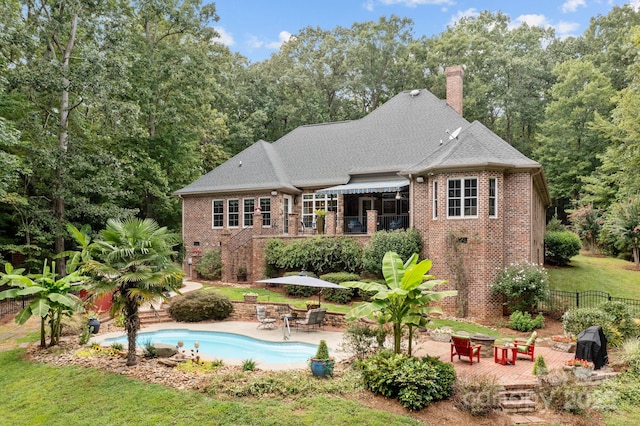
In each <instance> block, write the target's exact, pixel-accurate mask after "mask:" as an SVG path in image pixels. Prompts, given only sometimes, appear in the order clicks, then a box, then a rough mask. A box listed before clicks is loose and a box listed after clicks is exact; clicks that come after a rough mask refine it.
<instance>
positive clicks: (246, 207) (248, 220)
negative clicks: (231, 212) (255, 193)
mask: <svg viewBox="0 0 640 426" xmlns="http://www.w3.org/2000/svg"><path fill="white" fill-rule="evenodd" d="M255 204H256V200H254V199H253V198H245V199H244V200H242V226H244V227H245V228H246V227H249V226H253V211H254V210H255Z"/></svg>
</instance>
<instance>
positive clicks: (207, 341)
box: [104, 330, 317, 364]
mask: <svg viewBox="0 0 640 426" xmlns="http://www.w3.org/2000/svg"><path fill="white" fill-rule="evenodd" d="M149 340H150V341H151V342H152V343H153V344H159V343H162V344H166V345H172V346H176V345H177V344H178V341H182V342H183V343H184V346H183V349H186V352H187V353H189V352H190V351H191V349H193V348H194V346H193V344H194V343H195V342H198V343H199V344H200V348H199V350H200V353H202V354H207V355H211V356H213V357H219V358H234V359H239V360H245V359H252V360H254V361H262V362H265V363H267V364H284V363H290V362H305V361H307V360H308V359H309V358H311V357H312V356H314V355H315V353H316V349H317V346H316V345H310V344H308V343H296V342H266V341H264V340H258V339H252V338H251V337H246V336H242V335H239V334H233V333H220V332H214V331H192V330H160V331H154V332H148V333H138V338H137V340H136V344H137V345H138V346H144V345H145V344H146V343H147V342H148V341H149ZM112 343H122V344H124V345H126V344H127V336H122V337H116V338H110V339H105V340H104V344H106V345H110V344H112Z"/></svg>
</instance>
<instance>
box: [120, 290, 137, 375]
mask: <svg viewBox="0 0 640 426" xmlns="http://www.w3.org/2000/svg"><path fill="white" fill-rule="evenodd" d="M124 313H125V316H126V318H125V324H126V328H127V343H128V345H129V348H128V350H127V365H128V366H132V365H136V364H137V363H138V359H137V357H136V337H137V335H138V329H139V328H140V318H139V317H138V305H136V304H135V302H133V301H131V300H127V306H126V307H125V310H124Z"/></svg>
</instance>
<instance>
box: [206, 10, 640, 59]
mask: <svg viewBox="0 0 640 426" xmlns="http://www.w3.org/2000/svg"><path fill="white" fill-rule="evenodd" d="M205 1H207V0H205ZM214 3H215V4H216V10H217V11H218V15H219V16H220V20H219V21H218V22H217V23H216V24H215V25H214V26H215V27H216V29H217V30H218V32H219V33H220V34H221V38H220V41H221V42H223V43H224V44H226V45H227V46H229V48H230V49H231V50H232V51H235V52H239V53H241V54H242V55H244V56H246V57H248V58H249V59H250V60H251V61H252V62H256V61H261V60H263V59H267V58H269V56H270V55H271V54H272V53H274V52H276V51H278V49H279V48H280V46H281V45H282V43H283V42H284V41H286V40H287V39H288V38H289V37H290V36H291V35H292V34H296V33H297V32H298V31H300V30H301V29H302V28H304V27H307V26H313V27H320V28H322V29H325V30H330V29H333V28H335V27H336V26H338V25H340V26H343V27H350V26H351V25H352V24H353V23H354V22H364V21H377V20H378V19H379V18H380V17H381V16H389V15H392V14H394V15H397V16H400V17H408V18H411V19H413V21H414V31H415V34H414V36H415V37H420V36H422V35H425V36H427V37H430V36H432V35H435V34H439V33H441V32H442V31H444V30H445V28H446V27H447V25H451V24H453V23H454V22H455V21H457V20H458V19H460V17H463V16H473V15H475V14H478V13H479V12H481V11H484V10H490V11H492V12H496V11H502V12H503V13H505V14H506V15H508V16H509V17H510V18H511V22H512V24H513V25H519V24H521V23H523V22H526V23H528V24H529V25H540V26H545V27H553V28H555V30H556V35H558V36H560V37H566V36H572V35H574V36H577V35H580V34H582V33H583V32H584V30H585V29H586V28H587V27H588V26H589V19H590V18H591V17H595V16H597V15H599V14H601V15H606V14H607V13H609V11H610V10H611V9H612V8H613V7H614V6H620V5H623V4H627V3H631V4H633V5H634V6H635V7H638V6H640V0H215V1H214Z"/></svg>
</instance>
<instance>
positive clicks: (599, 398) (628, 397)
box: [592, 371, 640, 412]
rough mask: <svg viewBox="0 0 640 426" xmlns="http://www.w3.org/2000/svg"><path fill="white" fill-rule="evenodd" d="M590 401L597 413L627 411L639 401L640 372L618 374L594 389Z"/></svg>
mask: <svg viewBox="0 0 640 426" xmlns="http://www.w3.org/2000/svg"><path fill="white" fill-rule="evenodd" d="M592 400H593V401H595V405H594V408H595V409H596V410H598V411H611V412H613V411H627V410H628V409H629V407H637V406H638V401H640V371H636V372H632V371H629V372H624V373H620V374H618V375H617V376H615V377H612V378H611V379H609V380H605V381H604V382H603V383H602V384H601V385H599V386H598V387H596V389H594V391H593V394H592Z"/></svg>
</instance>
